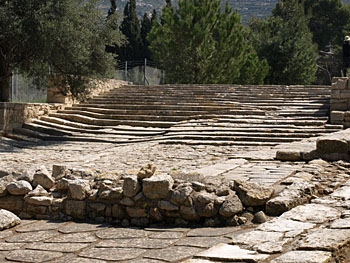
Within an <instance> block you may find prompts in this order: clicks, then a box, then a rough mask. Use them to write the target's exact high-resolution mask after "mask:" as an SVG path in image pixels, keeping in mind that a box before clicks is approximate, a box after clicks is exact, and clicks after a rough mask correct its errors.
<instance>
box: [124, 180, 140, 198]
mask: <svg viewBox="0 0 350 263" xmlns="http://www.w3.org/2000/svg"><path fill="white" fill-rule="evenodd" d="M123 179H124V183H123V193H124V195H125V196H127V197H133V196H135V195H137V194H138V193H139V192H140V191H141V185H140V183H139V181H138V179H137V176H136V175H134V176H132V175H131V176H126V177H124V178H123Z"/></svg>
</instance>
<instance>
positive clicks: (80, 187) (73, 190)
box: [68, 179, 90, 200]
mask: <svg viewBox="0 0 350 263" xmlns="http://www.w3.org/2000/svg"><path fill="white" fill-rule="evenodd" d="M68 188H69V193H70V195H71V197H72V199H76V200H84V199H85V198H86V197H87V195H88V192H89V191H90V184H89V180H83V179H77V180H72V181H69V185H68Z"/></svg>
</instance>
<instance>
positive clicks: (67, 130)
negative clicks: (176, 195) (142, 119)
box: [23, 120, 166, 136]
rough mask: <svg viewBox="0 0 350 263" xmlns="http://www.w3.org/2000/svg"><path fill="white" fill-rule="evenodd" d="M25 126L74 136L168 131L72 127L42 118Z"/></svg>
mask: <svg viewBox="0 0 350 263" xmlns="http://www.w3.org/2000/svg"><path fill="white" fill-rule="evenodd" d="M23 128H26V129H30V130H37V131H40V132H42V133H46V134H49V135H57V136H72V135H74V134H91V136H92V135H120V136H129V135H130V136H158V135H163V134H165V133H166V130H160V129H144V128H142V127H139V128H138V129H132V127H130V128H126V127H123V128H122V127H113V128H106V127H103V126H100V128H99V129H82V128H75V127H70V126H67V125H60V124H56V123H49V122H45V121H41V120H36V121H34V122H33V123H27V124H24V125H23Z"/></svg>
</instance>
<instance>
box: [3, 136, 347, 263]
mask: <svg viewBox="0 0 350 263" xmlns="http://www.w3.org/2000/svg"><path fill="white" fill-rule="evenodd" d="M2 146H5V147H4V148H2ZM285 147H286V146H284V148H285ZM293 147H297V146H295V145H294V146H293ZM0 149H1V150H0V167H1V168H0V170H1V171H0V175H1V174H3V173H6V171H11V170H12V169H16V170H17V171H21V170H22V171H23V170H25V169H35V167H37V166H39V165H45V166H47V168H48V169H49V170H50V169H51V168H52V165H53V164H64V165H67V167H71V168H77V169H90V170H91V171H97V170H100V171H118V172H121V173H124V172H126V173H135V171H136V172H137V171H138V169H139V168H140V167H142V166H143V165H144V164H145V163H148V162H150V161H152V162H154V163H155V165H156V166H157V168H158V169H159V171H169V169H170V170H177V171H182V172H193V171H195V170H199V169H202V171H207V172H208V174H216V175H219V177H220V178H226V179H227V180H232V179H242V178H246V179H248V180H251V181H255V182H259V183H261V184H267V185H273V184H274V183H276V182H279V181H281V180H282V181H285V182H286V183H287V181H288V180H287V179H289V178H290V177H291V175H293V174H294V175H295V173H293V171H294V170H300V169H301V168H303V167H305V169H306V168H307V167H308V168H307V169H309V170H308V171H309V172H311V173H312V172H313V171H316V170H318V169H321V167H323V166H318V165H316V164H315V163H313V164H310V165H309V166H305V164H304V163H298V162H297V163H289V162H279V161H276V160H274V159H273V157H272V156H273V154H272V152H274V153H275V149H273V148H264V149H262V148H259V149H254V150H252V149H250V150H249V151H248V149H247V148H240V149H234V148H232V147H224V146H223V147H211V146H179V145H157V144H154V143H142V144H138V145H126V146H115V145H111V144H96V145H95V146H94V144H89V143H87V144H86V145H80V144H75V143H69V144H47V145H41V146H40V145H39V146H33V145H32V146H31V145H29V146H26V145H24V146H22V147H18V145H17V146H15V144H14V143H13V142H8V141H7V139H6V140H0ZM300 149H301V148H300ZM184 153H186V154H185V155H184ZM82 155H84V156H82ZM85 156H86V158H84V157H85ZM244 156H245V157H246V158H244ZM248 156H253V157H254V158H251V159H250V158H248ZM139 157H140V158H139ZM191 158H192V159H191ZM230 158H231V159H232V160H230ZM235 158H237V159H245V160H247V161H248V162H246V161H241V160H238V161H237V162H236V160H235ZM240 162H241V163H240ZM221 164H222V166H221ZM236 165H237V166H236ZM231 168H232V169H231ZM215 170H216V171H217V172H215ZM209 171H210V173H209ZM213 171H214V173H212V172H213ZM321 172H322V171H321ZM345 172H346V171H345V170H344V173H345ZM294 179H295V178H294ZM304 179H305V178H304ZM316 179H317V178H316ZM316 179H315V180H316ZM308 180H314V179H311V178H309V179H308ZM339 182H340V181H339ZM349 187H350V180H349V181H348V182H347V183H341V184H340V185H339V188H338V189H335V190H334V191H333V193H332V194H330V195H327V196H325V197H320V198H316V199H314V200H312V203H311V204H305V205H301V206H298V207H296V208H293V209H292V210H291V211H290V212H286V213H284V215H283V216H280V217H275V218H271V219H269V221H268V222H266V223H263V224H260V225H250V226H242V227H222V228H209V227H202V228H190V227H186V228H178V227H177V228H171V227H148V228H145V229H138V228H120V227H115V226H112V225H105V224H89V223H86V222H85V223H77V222H63V223H62V222H47V221H45V220H41V221H32V220H22V223H21V224H20V225H18V226H16V227H14V228H12V229H10V230H4V231H0V262H44V260H49V262H54V263H63V262H64V263H66V262H73V263H74V262H79V263H80V262H81V263H85V262H92V263H102V262H135V263H136V262H138V263H139V262H141V263H142V262H147V263H164V262H190V263H194V262H195V263H212V262H216V263H217V262H235V261H236V262H237V261H239V262H247V263H248V262H249V263H251V262H259V263H267V262H273V263H296V262H299V263H301V262H303V263H304V262H306V263H308V262H310V263H316V262H317V263H319V262H321V263H323V262H329V261H330V260H331V259H333V257H334V255H332V253H331V252H330V251H335V250H341V249H342V248H344V247H345V246H346V245H347V244H348V243H349V242H350V236H349V233H348V231H349V229H350V227H349V225H350V223H349V220H348V219H349V218H350V212H349V211H350V202H349V200H350V197H349V196H350V195H349V193H350V192H349ZM320 249H322V250H324V251H320ZM326 250H327V251H326ZM333 253H335V252H333ZM44 258H45V259H44ZM10 260H11V261H10ZM344 260H345V261H344ZM344 260H343V261H339V263H347V262H349V260H348V259H346V258H345V259H344ZM347 260H348V261H347Z"/></svg>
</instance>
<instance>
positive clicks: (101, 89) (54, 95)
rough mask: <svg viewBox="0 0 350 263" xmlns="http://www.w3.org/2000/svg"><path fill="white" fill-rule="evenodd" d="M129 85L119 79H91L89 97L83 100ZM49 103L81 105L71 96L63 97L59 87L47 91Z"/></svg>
mask: <svg viewBox="0 0 350 263" xmlns="http://www.w3.org/2000/svg"><path fill="white" fill-rule="evenodd" d="M127 84H129V83H128V82H126V81H122V80H117V79H104V80H98V79H91V80H90V81H89V86H90V87H91V88H89V89H88V92H87V95H86V97H85V98H83V99H89V98H91V97H93V96H97V95H99V94H102V93H105V92H108V91H110V90H112V89H115V88H119V87H121V86H123V85H127ZM46 101H47V103H63V104H66V105H72V104H75V103H79V101H78V100H76V99H74V98H73V97H72V96H71V95H69V94H68V95H66V96H65V95H63V94H62V92H61V91H60V89H59V88H58V87H49V88H48V89H47V98H46Z"/></svg>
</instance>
